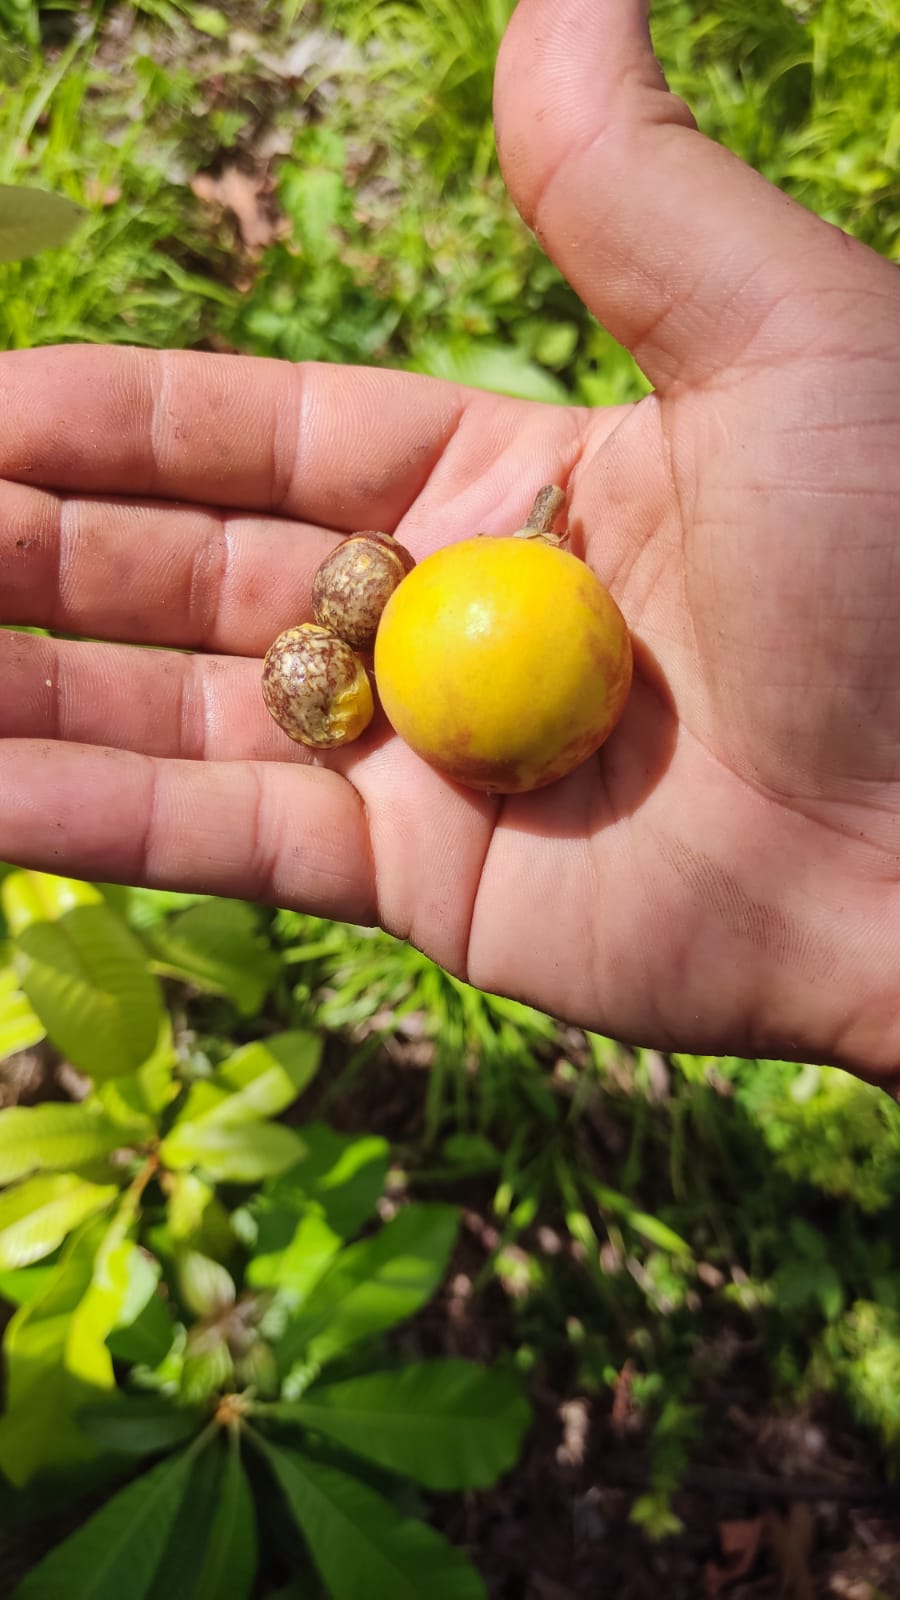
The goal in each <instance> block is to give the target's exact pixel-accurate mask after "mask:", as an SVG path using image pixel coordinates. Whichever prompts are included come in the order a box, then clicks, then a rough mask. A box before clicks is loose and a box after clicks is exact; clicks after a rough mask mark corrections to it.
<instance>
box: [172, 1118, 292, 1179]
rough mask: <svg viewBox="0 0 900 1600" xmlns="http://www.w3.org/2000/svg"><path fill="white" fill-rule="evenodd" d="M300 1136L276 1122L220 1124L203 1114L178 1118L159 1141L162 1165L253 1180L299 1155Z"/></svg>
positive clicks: (270, 1174) (267, 1175)
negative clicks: (200, 1118) (187, 1119)
mask: <svg viewBox="0 0 900 1600" xmlns="http://www.w3.org/2000/svg"><path fill="white" fill-rule="evenodd" d="M305 1152H306V1146H305V1145H304V1143H303V1140H302V1139H300V1138H299V1137H298V1136H297V1134H296V1133H293V1132H292V1131H291V1129H290V1128H284V1127H282V1126H281V1124H280V1123H277V1122H275V1123H270V1122H246V1123H244V1125H243V1126H242V1127H232V1126H231V1124H230V1123H229V1124H225V1125H224V1126H223V1125H221V1124H220V1123H217V1122H212V1121H210V1120H209V1119H208V1118H206V1119H204V1120H203V1121H202V1122H179V1123H177V1124H176V1126H175V1127H174V1128H173V1129H172V1132H171V1133H170V1134H169V1136H168V1138H167V1139H164V1140H163V1142H162V1145H161V1146H160V1155H161V1156H162V1159H163V1162H164V1163H165V1165H166V1166H167V1167H174V1168H175V1169H176V1170H179V1169H183V1168H195V1169H196V1170H197V1171H198V1172H200V1173H205V1174H206V1176H207V1177H209V1178H212V1179H213V1180H214V1181H215V1182H217V1183H258V1182H259V1181H260V1179H261V1178H271V1177H275V1176H276V1175H277V1174H278V1173H279V1172H286V1171H287V1170H288V1168H289V1167H293V1166H295V1165H296V1163H297V1162H298V1161H302V1159H303V1156H304V1154H305Z"/></svg>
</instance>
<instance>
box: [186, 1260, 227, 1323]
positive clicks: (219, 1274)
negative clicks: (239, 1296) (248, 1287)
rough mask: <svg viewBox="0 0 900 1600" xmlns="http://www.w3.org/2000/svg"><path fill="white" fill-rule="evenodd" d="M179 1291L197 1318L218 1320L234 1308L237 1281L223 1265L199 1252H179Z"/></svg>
mask: <svg viewBox="0 0 900 1600" xmlns="http://www.w3.org/2000/svg"><path fill="white" fill-rule="evenodd" d="M177 1270H178V1292H179V1294H180V1295H181V1298H182V1300H183V1301H184V1304H185V1305H186V1306H187V1309H188V1310H189V1311H192V1312H193V1313H194V1316H195V1317H216V1316H219V1315H220V1314H221V1313H222V1312H223V1311H226V1310H227V1309H228V1307H229V1306H233V1305H234V1301H235V1295H236V1292H237V1291H236V1290H235V1287H234V1279H233V1278H232V1276H231V1273H230V1272H229V1271H228V1269H227V1268H226V1267H223V1266H222V1264H221V1262H219V1261H213V1260H212V1258H211V1257H210V1256H205V1255H202V1254H201V1252H200V1251H199V1250H181V1251H179V1253H178V1260H177Z"/></svg>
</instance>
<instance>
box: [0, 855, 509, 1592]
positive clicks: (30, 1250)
mask: <svg viewBox="0 0 900 1600" xmlns="http://www.w3.org/2000/svg"><path fill="white" fill-rule="evenodd" d="M0 897H2V910H3V915H4V918H5V922H6V926H7V929H8V931H9V935H10V939H9V941H8V945H7V948H6V951H5V960H3V961H0V1055H6V1056H9V1055H11V1054H12V1053H14V1052H17V1051H21V1050H23V1049H26V1048H28V1047H29V1046H31V1047H34V1046H36V1045H38V1044H39V1043H40V1041H41V1040H42V1039H43V1038H44V1037H45V1035H46V1036H48V1037H49V1040H50V1041H51V1043H52V1045H53V1046H55V1048H56V1050H57V1051H58V1052H59V1053H60V1055H61V1056H62V1057H63V1058H64V1059H65V1061H66V1063H67V1064H68V1069H74V1071H75V1072H77V1074H78V1079H77V1083H78V1085H79V1088H80V1090H81V1092H82V1097H81V1098H72V1099H69V1100H66V1101H61V1100H51V1101H46V1100H45V1101H43V1102H42V1103H40V1104H36V1105H16V1106H11V1107H8V1108H7V1109H5V1110H3V1111H2V1112H0V1183H2V1184H3V1185H4V1187H3V1189H2V1191H0V1293H2V1295H3V1296H4V1298H5V1299H6V1300H7V1301H9V1302H12V1303H13V1304H14V1305H16V1307H17V1309H16V1310H15V1312H14V1314H13V1315H12V1316H11V1319H10V1321H9V1322H8V1325H7V1328H6V1332H5V1335H4V1340H3V1350H4V1358H5V1365H6V1405H5V1411H4V1414H3V1416H2V1418H0V1470H2V1473H3V1475H4V1476H5V1478H6V1480H7V1483H8V1487H7V1489H6V1492H5V1495H4V1496H3V1499H4V1500H5V1502H6V1504H5V1508H4V1509H6V1510H7V1512H8V1513H11V1514H12V1515H14V1516H15V1515H17V1514H21V1515H23V1516H24V1515H27V1513H28V1511H29V1510H30V1509H32V1508H33V1507H34V1506H36V1505H43V1506H44V1508H46V1505H47V1504H48V1503H51V1502H53V1501H54V1500H56V1501H57V1502H59V1503H62V1504H63V1505H66V1504H69V1503H71V1502H72V1500H73V1498H75V1497H76V1495H77V1492H79V1491H81V1492H84V1491H85V1490H88V1491H90V1492H91V1494H92V1503H93V1505H95V1506H98V1508H97V1509H94V1510H93V1511H92V1514H91V1515H89V1516H88V1517H87V1519H86V1520H82V1521H81V1523H80V1525H78V1526H76V1527H75V1531H74V1532H72V1533H70V1534H69V1536H68V1537H67V1538H65V1539H63V1540H62V1541H61V1542H60V1543H57V1544H56V1545H55V1546H54V1547H53V1548H52V1549H50V1551H49V1553H48V1554H46V1555H44V1556H43V1558H42V1559H40V1560H39V1561H38V1562H37V1563H36V1564H34V1565H32V1566H31V1568H30V1570H28V1571H27V1572H26V1574H25V1575H24V1577H22V1578H21V1580H20V1581H19V1583H18V1586H17V1587H16V1588H15V1591H14V1593H15V1600H51V1597H54V1600H56V1597H58V1596H59V1595H60V1594H62V1593H66V1594H68V1595H70V1596H72V1597H73V1600H119V1597H120V1596H121V1595H122V1594H125V1593H127V1594H128V1595H129V1597H130V1600H147V1597H150V1600H158V1597H161V1596H162V1595H164V1594H165V1595H167V1596H168V1595H172V1594H178V1595H179V1596H185V1597H190V1600H195V1597H196V1600H225V1597H226V1596H227V1597H233V1600H240V1597H243V1596H249V1595H250V1594H251V1592H252V1591H253V1586H254V1583H255V1582H256V1579H257V1576H258V1575H259V1574H260V1573H261V1572H263V1571H264V1573H265V1576H266V1579H267V1580H268V1581H270V1582H274V1583H288V1584H290V1585H296V1584H297V1583H298V1582H301V1580H302V1584H303V1593H304V1594H314V1595H329V1596H334V1597H336V1600H357V1597H359V1596H360V1595H363V1594H379V1595H381V1594H384V1595H391V1596H392V1600H403V1597H409V1600H414V1597H416V1600H418V1597H420V1596H421V1595H423V1594H425V1593H427V1594H429V1595H431V1596H434V1597H436V1600H470V1597H471V1600H475V1597H478V1596H483V1595H484V1594H485V1588H484V1584H483V1582H482V1580H481V1578H480V1577H479V1575H478V1573H477V1572H476V1570H475V1568H474V1567H473V1566H472V1565H471V1564H470V1562H469V1560H468V1559H467V1558H466V1556H465V1555H464V1554H463V1553H462V1552H460V1551H459V1550H457V1549H455V1548H453V1547H452V1546H451V1545H449V1544H448V1543H447V1542H446V1541H445V1540H444V1539H443V1538H442V1537H441V1536H440V1535H439V1534H438V1533H437V1532H436V1531H435V1530H434V1529H433V1528H431V1527H429V1526H428V1525H427V1523H426V1522H425V1521H423V1520H422V1519H421V1517H420V1516H419V1515H418V1514H417V1513H418V1512H421V1511H424V1510H425V1509H426V1507H425V1505H424V1502H423V1500H422V1497H421V1493H420V1491H421V1490H427V1491H441V1492H443V1491H452V1490H458V1489H473V1488H479V1487H483V1486H486V1485H488V1484H490V1483H493V1482H494V1481H495V1480H496V1479H497V1478H498V1477H499V1476H500V1474H502V1473H503V1472H504V1471H505V1470H507V1469H508V1468H509V1467H510V1466H511V1465H512V1464H513V1463H514V1461H515V1459H516V1457H517V1455H518V1452H519V1449H520V1445H521V1441H522V1438H523V1435H524V1433H525V1430H526V1428H527V1426H528V1422H529V1409H528V1405H527V1402H526V1401H525V1399H524V1398H523V1396H522V1393H521V1388H520V1383H519V1379H518V1377H517V1375H516V1373H515V1372H514V1371H513V1370H512V1368H511V1367H508V1368H495V1369H486V1368H483V1367H480V1366H478V1365H476V1364H474V1363H470V1362H466V1361H462V1360H457V1359H453V1358H450V1359H436V1360H428V1361H415V1362H403V1361H400V1360H399V1359H398V1358H397V1356H396V1354H395V1353H394V1351H393V1350H392V1347H391V1344H390V1341H389V1340H388V1339H387V1338H386V1335H387V1334H388V1333H389V1331H390V1329H392V1328H393V1327H394V1326H395V1325H396V1324H397V1323H399V1322H401V1321H403V1320H404V1319H406V1318H409V1317H411V1316H412V1315H413V1314H414V1313H416V1312H417V1311H419V1310H420V1308H422V1307H423V1306H424V1305H425V1304H426V1302H427V1301H429V1300H430V1299H431V1297H432V1296H433V1295H434V1294H435V1292H436V1291H437V1290H438V1288H439V1286H440V1284H441V1282H442V1279H443V1277H444V1275H445V1272H446V1269H447V1265H448V1261H449V1259H450V1255H451V1252H452V1250H453V1246H454V1242H455V1239H456V1235H457V1229H458V1216H457V1212H456V1210H455V1209H454V1208H453V1207H450V1206H446V1205H443V1204H431V1203H418V1204H415V1203H413V1204H405V1205H404V1204H400V1205H397V1203H396V1202H391V1203H390V1204H388V1205H387V1206H386V1205H385V1202H384V1190H385V1185H386V1179H387V1175H388V1168H389V1149H388V1146H387V1144H386V1142H385V1141H384V1140H383V1139H381V1138H378V1137H374V1136H352V1135H346V1134H340V1133H338V1132H336V1131H334V1130H333V1129H332V1128H330V1127H328V1126H327V1125H326V1124H324V1123H322V1122H304V1123H301V1124H299V1125H298V1124H297V1122H296V1120H295V1121H294V1124H293V1125H288V1123H287V1122H286V1121H285V1120H284V1115H285V1114H286V1113H289V1112H290V1111H291V1108H292V1107H293V1106H294V1103H295V1102H296V1101H297V1100H298V1097H300V1096H301V1095H302V1093H303V1091H304V1090H305V1089H307V1088H308V1086H309V1085H310V1083H311V1082H312V1080H313V1079H314V1077H315V1075H316V1073H317V1071H318V1069H319V1066H320V1061H321V1054H322V1043H321V1039H320V1037H319V1036H318V1035H317V1034H316V1033H314V1032H311V1031H309V1030H308V1029H303V1028H288V1029H285V1030H283V1031H281V1032H276V1033H271V1034H269V1035H268V1036H266V1037H264V1038H257V1039H253V1040H251V1041H250V1042H248V1043H245V1044H242V1045H240V1046H239V1047H238V1048H226V1049H224V1050H223V1053H222V1056H221V1059H219V1060H217V1061H215V1062H210V1060H209V1058H208V1056H207V1055H204V1054H202V1053H196V1052H195V1053H194V1054H191V1052H190V1051H188V1052H185V1050H184V1048H179V1046H178V1044H177V1043H176V1039H175V1031H174V1029H173V1023H172V1015H171V1011H170V1009H169V1007H167V1005H166V1003H165V991H164V988H163V985H162V983H161V974H162V973H167V974H169V975H170V976H172V977H176V976H177V977H179V978H180V979H181V980H182V981H185V980H189V981H191V982H193V983H195V984H198V985H201V986H202V985H204V984H205V985H207V986H208V987H209V988H211V989H218V990H219V991H220V992H223V993H224V992H228V993H233V994H234V995H236V996H237V999H238V1001H239V1003H240V1004H241V1005H242V1006H243V1008H244V1010H245V1012H246V1014H248V1015H250V1014H252V1013H253V1012H254V1011H255V1010H256V1009H258V1005H259V998H260V994H261V992H264V991H265V988H266V986H267V984H268V983H270V982H271V981H272V970H271V966H270V962H271V956H270V953H269V952H268V951H267V950H266V948H265V947H264V945H263V944H262V943H261V942H260V940H259V939H258V937H257V934H256V931H255V921H254V918H255V915H256V914H255V913H254V911H253V909H252V908H251V907H249V906H242V905H240V904H237V903H229V902H201V903H199V904H196V905H193V906H188V907H186V908H185V909H184V910H183V911H181V912H180V913H179V914H178V915H177V916H175V917H174V918H171V919H168V920H167V921H166V922H165V923H164V924H162V923H158V924H157V925H156V926H155V927H153V926H151V927H148V928H147V929H146V930H145V932H144V934H143V935H140V934H138V933H136V932H135V931H134V930H133V929H132V928H130V927H129V926H128V925H127V924H126V922H125V920H124V918H123V916H122V915H121V914H120V912H119V910H118V909H117V908H116V905H115V903H114V901H115V896H114V894H113V895H111V894H110V893H108V892H107V893H104V892H103V891H102V890H101V889H100V888H97V887H95V886H93V885H90V884H85V883H80V882H75V881H73V880H66V879H59V878H52V877H47V876H43V875H39V874H35V873H29V872H11V873H8V874H7V876H6V877H5V878H4V880H3V883H2V886H0ZM379 1207H380V1208H381V1212H382V1213H383V1215H384V1216H385V1217H386V1218H387V1220H383V1221H382V1220H381V1219H380V1218H379V1214H378V1213H379ZM120 1485H121V1486H120ZM75 1509H76V1514H77V1513H78V1506H77V1503H76V1507H75ZM261 1551H263V1552H264V1558H263V1557H261V1555H260V1552H261ZM285 1592H286V1593H287V1592H291V1593H298V1592H299V1590H298V1589H296V1588H291V1589H290V1590H289V1591H285Z"/></svg>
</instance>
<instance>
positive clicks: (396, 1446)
mask: <svg viewBox="0 0 900 1600" xmlns="http://www.w3.org/2000/svg"><path fill="white" fill-rule="evenodd" d="M258 1411H259V1415H260V1418H261V1419H263V1418H264V1417H266V1416H272V1417H274V1418H275V1420H276V1421H278V1422H287V1423H291V1422H293V1423H297V1424H300V1425H302V1426H304V1427H307V1428H312V1429H315V1430H316V1431H317V1432H318V1433H323V1434H325V1435H326V1436H327V1437H328V1438H329V1439H335V1440H337V1442H338V1444H341V1445H343V1446H344V1447H345V1448H346V1449H347V1450H352V1451H353V1452H354V1454H355V1455H359V1456H363V1457H365V1459H366V1460H367V1461H374V1462H376V1463H377V1464H378V1466H380V1467H387V1468H388V1470H389V1471H391V1472H397V1473H400V1474H402V1475H403V1476H404V1477H407V1478H414V1479H415V1480H416V1482H417V1483H421V1484H424V1485H425V1487H426V1489H438V1490H440V1489H483V1488H485V1487H486V1486H487V1485H488V1484H491V1483H493V1482H494V1481H495V1480H496V1479H497V1478H498V1477H499V1476H500V1474H501V1473H503V1472H506V1471H507V1470H508V1468H510V1467H511V1466H513V1465H514V1463H515V1461H516V1459H517V1457H518V1454H519V1449H520V1446H521V1443H522V1438H523V1435H524V1433H525V1429H526V1428H527V1427H528V1424H529V1422H530V1420H531V1411H530V1408H529V1406H528V1403H527V1401H526V1400H525V1398H524V1396H523V1394H522V1387H521V1383H520V1382H519V1379H518V1378H517V1377H516V1375H515V1374H514V1373H512V1372H503V1371H497V1372H492V1371H490V1370H489V1369H487V1368H484V1367H477V1366H474V1365H473V1364H472V1363H471V1362H468V1361H429V1362H422V1363H419V1364H417V1365H412V1366H408V1367H405V1368H403V1369H402V1370H401V1371H399V1372H377V1373H372V1374H368V1375H366V1376H365V1377H361V1378H347V1379H345V1380H344V1381H343V1382H341V1383H333V1384H329V1385H318V1386H315V1387H313V1388H311V1389H310V1390H308V1391H307V1393H306V1394H305V1395H304V1396H303V1398H302V1399H301V1400H297V1401H294V1402H289V1401H281V1402H276V1403H274V1404H273V1405H269V1406H260V1407H258Z"/></svg>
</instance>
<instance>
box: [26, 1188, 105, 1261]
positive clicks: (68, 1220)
mask: <svg viewBox="0 0 900 1600" xmlns="http://www.w3.org/2000/svg"><path fill="white" fill-rule="evenodd" d="M118 1193H119V1190H118V1189H117V1188H116V1187H115V1185H112V1184H103V1185H101V1184H96V1183H87V1182H86V1181H85V1179H84V1178H79V1177H76V1176H75V1175H74V1174H73V1173H63V1172H60V1173H55V1174H50V1175H47V1176H42V1177H37V1178H26V1179H25V1182H24V1183H20V1184H18V1185H17V1186H16V1187H15V1188H14V1189H7V1190H5V1191H4V1192H3V1193H2V1194H0V1267H27V1266H30V1264H31V1262H32V1261H40V1260H41V1258H42V1257H43V1256H48V1255H50V1254H51V1252H52V1251H54V1250H55V1249H56V1247H57V1245H60V1244H62V1241H63V1239H65V1238H66V1236H67V1235H68V1234H70V1233H71V1232H72V1231H73V1229H75V1228H77V1227H79V1226H80V1224H81V1223H82V1222H84V1221H86V1219H87V1218H88V1217H90V1216H93V1215H94V1213H95V1212H97V1211H102V1210H103V1208H104V1207H105V1206H109V1205H111V1204H112V1202H113V1201H114V1200H115V1199H116V1197H117V1195H118Z"/></svg>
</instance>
